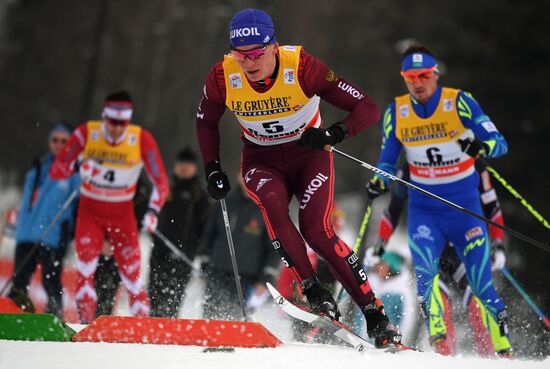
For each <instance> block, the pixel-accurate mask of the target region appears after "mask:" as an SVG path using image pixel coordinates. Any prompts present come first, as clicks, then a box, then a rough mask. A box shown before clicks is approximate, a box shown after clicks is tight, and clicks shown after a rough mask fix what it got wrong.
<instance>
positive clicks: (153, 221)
mask: <svg viewBox="0 0 550 369" xmlns="http://www.w3.org/2000/svg"><path fill="white" fill-rule="evenodd" d="M158 223H159V219H158V217H157V213H156V212H155V211H154V210H148V211H147V213H145V216H144V217H143V220H142V221H141V227H142V229H143V230H144V231H146V232H148V233H153V232H154V231H155V230H156V229H157V225H158Z"/></svg>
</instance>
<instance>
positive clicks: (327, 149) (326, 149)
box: [324, 145, 332, 152]
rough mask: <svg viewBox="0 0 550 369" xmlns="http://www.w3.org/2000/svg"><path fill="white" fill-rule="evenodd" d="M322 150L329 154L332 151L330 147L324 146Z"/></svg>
mask: <svg viewBox="0 0 550 369" xmlns="http://www.w3.org/2000/svg"><path fill="white" fill-rule="evenodd" d="M324 149H325V151H328V152H331V151H332V146H330V145H325V147H324Z"/></svg>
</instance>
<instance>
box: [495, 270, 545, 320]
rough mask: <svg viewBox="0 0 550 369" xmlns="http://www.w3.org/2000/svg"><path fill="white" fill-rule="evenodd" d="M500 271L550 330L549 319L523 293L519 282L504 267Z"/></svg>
mask: <svg viewBox="0 0 550 369" xmlns="http://www.w3.org/2000/svg"><path fill="white" fill-rule="evenodd" d="M500 271H501V272H502V274H503V275H504V276H505V277H506V279H508V281H509V282H510V284H511V285H512V286H513V287H514V288H515V289H516V291H518V292H519V294H520V295H521V297H523V299H524V300H525V301H526V302H527V303H528V304H529V306H531V308H532V309H533V311H534V312H535V313H536V314H537V315H538V316H539V319H540V320H542V322H543V323H544V324H545V325H546V326H547V327H548V328H550V319H548V317H547V316H545V315H544V313H543V312H542V310H541V309H539V307H538V306H537V305H536V304H535V302H534V301H533V299H532V298H531V297H530V296H529V295H528V294H527V292H525V290H524V289H523V287H521V285H520V284H519V282H518V281H517V280H516V279H515V278H514V277H513V276H512V274H510V272H509V271H508V269H507V268H506V267H503V268H502V269H500Z"/></svg>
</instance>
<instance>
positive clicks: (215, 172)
mask: <svg viewBox="0 0 550 369" xmlns="http://www.w3.org/2000/svg"><path fill="white" fill-rule="evenodd" d="M206 189H207V191H208V193H209V194H210V196H212V198H213V199H214V200H221V199H223V198H225V196H227V193H228V192H229V191H231V186H230V185H229V178H227V174H225V172H224V171H222V167H221V165H220V163H219V162H217V161H211V162H210V163H208V164H207V165H206Z"/></svg>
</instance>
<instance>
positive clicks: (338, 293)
mask: <svg viewBox="0 0 550 369" xmlns="http://www.w3.org/2000/svg"><path fill="white" fill-rule="evenodd" d="M367 202H368V205H367V210H366V211H365V215H363V221H362V222H361V226H360V227H359V233H358V234H357V238H356V239H355V244H354V245H353V252H354V253H356V254H357V255H359V250H360V249H361V245H362V244H363V238H364V236H365V231H366V229H367V225H368V223H369V219H370V216H371V214H372V200H371V199H370V198H368V200H367ZM359 260H362V259H361V256H359ZM335 292H336V301H340V300H341V299H342V295H343V293H344V288H343V286H342V285H341V284H339V285H338V288H337V291H335Z"/></svg>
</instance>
